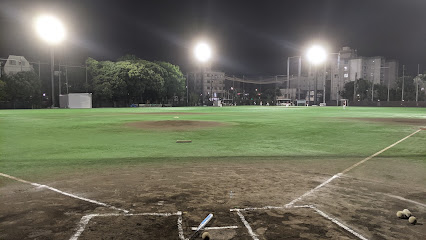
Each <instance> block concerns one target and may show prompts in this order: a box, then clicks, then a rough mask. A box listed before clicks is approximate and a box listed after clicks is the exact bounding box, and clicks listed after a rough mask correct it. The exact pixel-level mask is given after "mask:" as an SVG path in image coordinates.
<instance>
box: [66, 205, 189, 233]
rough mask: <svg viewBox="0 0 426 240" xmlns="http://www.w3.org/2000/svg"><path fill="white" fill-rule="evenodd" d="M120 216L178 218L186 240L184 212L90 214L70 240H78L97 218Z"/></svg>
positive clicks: (178, 223)
mask: <svg viewBox="0 0 426 240" xmlns="http://www.w3.org/2000/svg"><path fill="white" fill-rule="evenodd" d="M119 216H125V217H126V216H158V217H170V216H178V220H177V226H178V231H179V239H181V240H185V237H184V235H183V228H182V212H181V211H178V212H175V213H104V214H96V213H95V214H88V215H85V216H83V217H82V218H81V219H80V222H79V223H78V227H77V230H76V232H75V233H74V234H73V235H72V236H71V238H70V239H69V240H78V238H79V237H80V236H81V234H82V233H83V232H84V230H85V229H86V226H87V225H88V224H89V222H90V220H91V219H92V218H95V217H119Z"/></svg>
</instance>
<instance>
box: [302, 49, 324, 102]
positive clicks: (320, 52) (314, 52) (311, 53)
mask: <svg viewBox="0 0 426 240" xmlns="http://www.w3.org/2000/svg"><path fill="white" fill-rule="evenodd" d="M307 57H308V61H309V62H310V63H312V64H313V65H314V66H315V86H314V89H315V90H314V104H317V91H318V89H317V88H318V67H317V66H318V65H319V64H321V63H323V62H324V61H325V60H326V59H327V53H326V51H325V49H324V48H323V47H321V46H318V45H314V46H312V47H311V48H309V50H308V52H307Z"/></svg>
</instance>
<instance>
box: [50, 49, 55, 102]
mask: <svg viewBox="0 0 426 240" xmlns="http://www.w3.org/2000/svg"><path fill="white" fill-rule="evenodd" d="M54 58H55V52H54V49H53V47H50V79H51V81H52V96H51V97H50V98H51V99H52V108H54V107H55V89H54V88H55V87H54V85H55V84H54V80H53V71H55V66H54V64H55V59H54Z"/></svg>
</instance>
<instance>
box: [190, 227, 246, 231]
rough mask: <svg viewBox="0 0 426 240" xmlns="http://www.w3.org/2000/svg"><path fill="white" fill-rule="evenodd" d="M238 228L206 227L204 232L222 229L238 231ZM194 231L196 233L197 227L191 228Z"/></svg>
mask: <svg viewBox="0 0 426 240" xmlns="http://www.w3.org/2000/svg"><path fill="white" fill-rule="evenodd" d="M236 228H238V226H223V227H205V228H203V229H204V230H222V229H236ZM191 230H192V231H196V230H197V227H191Z"/></svg>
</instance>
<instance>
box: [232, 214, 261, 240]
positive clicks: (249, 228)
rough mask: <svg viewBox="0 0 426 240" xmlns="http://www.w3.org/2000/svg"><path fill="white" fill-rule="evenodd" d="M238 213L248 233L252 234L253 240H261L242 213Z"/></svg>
mask: <svg viewBox="0 0 426 240" xmlns="http://www.w3.org/2000/svg"><path fill="white" fill-rule="evenodd" d="M236 212H237V214H238V216H239V217H240V219H241V222H243V224H244V226H246V228H247V230H248V233H249V234H250V236H251V238H253V240H259V238H258V237H257V235H256V234H255V233H254V232H253V229H252V228H251V227H250V224H249V223H248V222H247V220H246V218H245V217H244V215H243V214H242V213H241V211H236Z"/></svg>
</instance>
